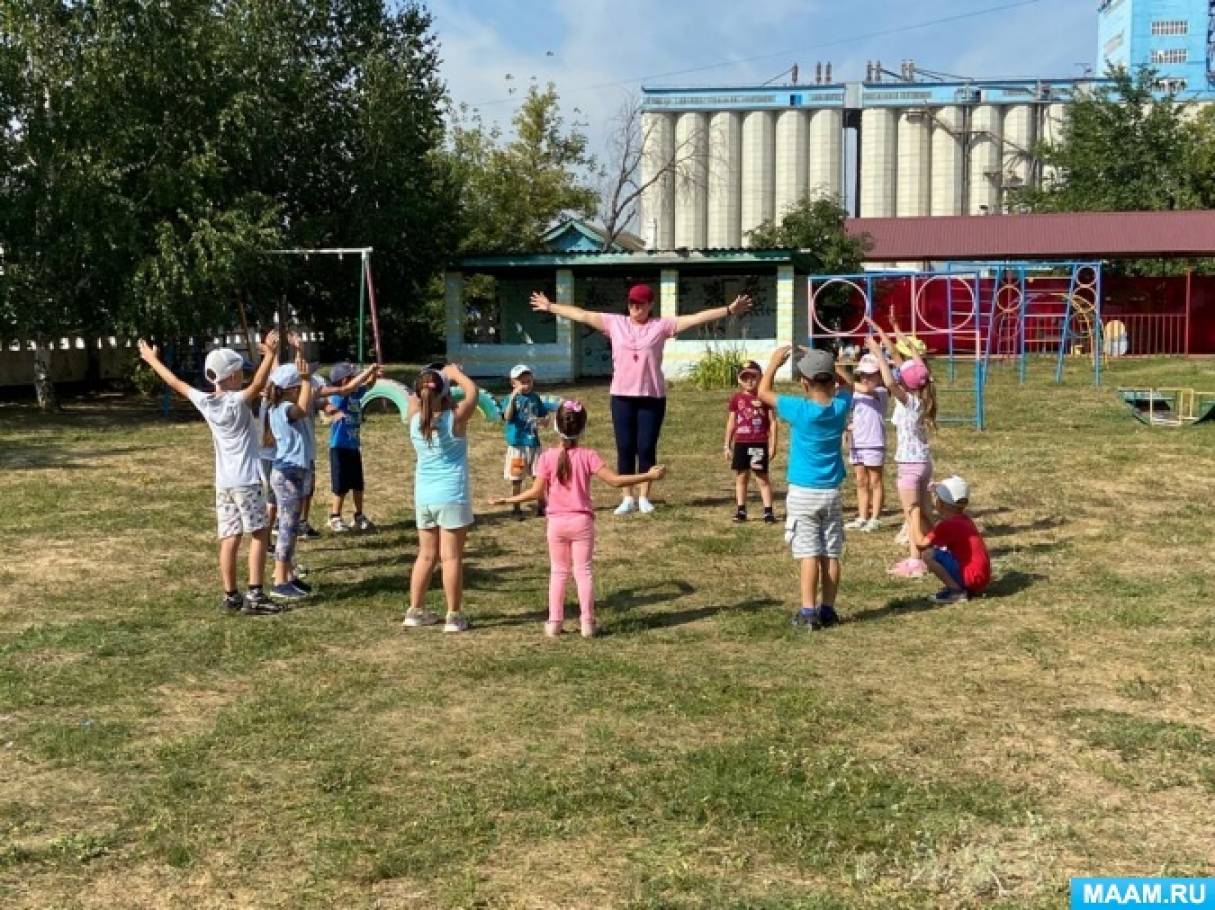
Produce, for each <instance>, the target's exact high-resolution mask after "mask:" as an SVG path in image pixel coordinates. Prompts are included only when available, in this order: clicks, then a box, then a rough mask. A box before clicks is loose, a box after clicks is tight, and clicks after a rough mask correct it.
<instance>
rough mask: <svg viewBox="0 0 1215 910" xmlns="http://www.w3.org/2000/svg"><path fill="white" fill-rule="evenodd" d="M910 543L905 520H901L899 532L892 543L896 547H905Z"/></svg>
mask: <svg viewBox="0 0 1215 910" xmlns="http://www.w3.org/2000/svg"><path fill="white" fill-rule="evenodd" d="M909 543H911V538H910V537H909V536H908V535H907V522H903V526H902V527H901V528H899V533H898V534H896V535H895V537H894V545H895V546H896V547H905V546H907V544H909Z"/></svg>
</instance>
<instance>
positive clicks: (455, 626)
mask: <svg viewBox="0 0 1215 910" xmlns="http://www.w3.org/2000/svg"><path fill="white" fill-rule="evenodd" d="M443 631H444V632H466V631H468V617H467V616H465V615H464V614H463V613H448V614H447V621H446V622H445V623H443Z"/></svg>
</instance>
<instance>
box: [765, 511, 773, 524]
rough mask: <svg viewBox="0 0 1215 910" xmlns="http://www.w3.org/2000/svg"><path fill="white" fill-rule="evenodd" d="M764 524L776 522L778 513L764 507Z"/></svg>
mask: <svg viewBox="0 0 1215 910" xmlns="http://www.w3.org/2000/svg"><path fill="white" fill-rule="evenodd" d="M764 524H766V525H774V524H776V513H775V512H773V511H772V510H771V509H764Z"/></svg>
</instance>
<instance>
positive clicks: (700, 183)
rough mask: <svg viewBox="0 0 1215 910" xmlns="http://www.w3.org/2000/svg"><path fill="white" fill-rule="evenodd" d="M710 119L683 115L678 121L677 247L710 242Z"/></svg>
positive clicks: (701, 245)
mask: <svg viewBox="0 0 1215 910" xmlns="http://www.w3.org/2000/svg"><path fill="white" fill-rule="evenodd" d="M708 155H709V118H708V115H706V114H700V113H687V114H680V115H679V117H678V118H677V119H676V121H675V247H676V248H678V247H688V248H689V249H703V248H704V247H705V246H706V244H707V243H708V214H709V213H708V163H709V162H708Z"/></svg>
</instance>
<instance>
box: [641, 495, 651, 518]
mask: <svg viewBox="0 0 1215 910" xmlns="http://www.w3.org/2000/svg"><path fill="white" fill-rule="evenodd" d="M637 509H638V511H639V512H641V514H643V515H649V514H650V513H651V512H653V511H654V503H652V502H650V501H649V500H648V499H646V498H645V497H644V496H642V497H641V498H640V499H639V500H637Z"/></svg>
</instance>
